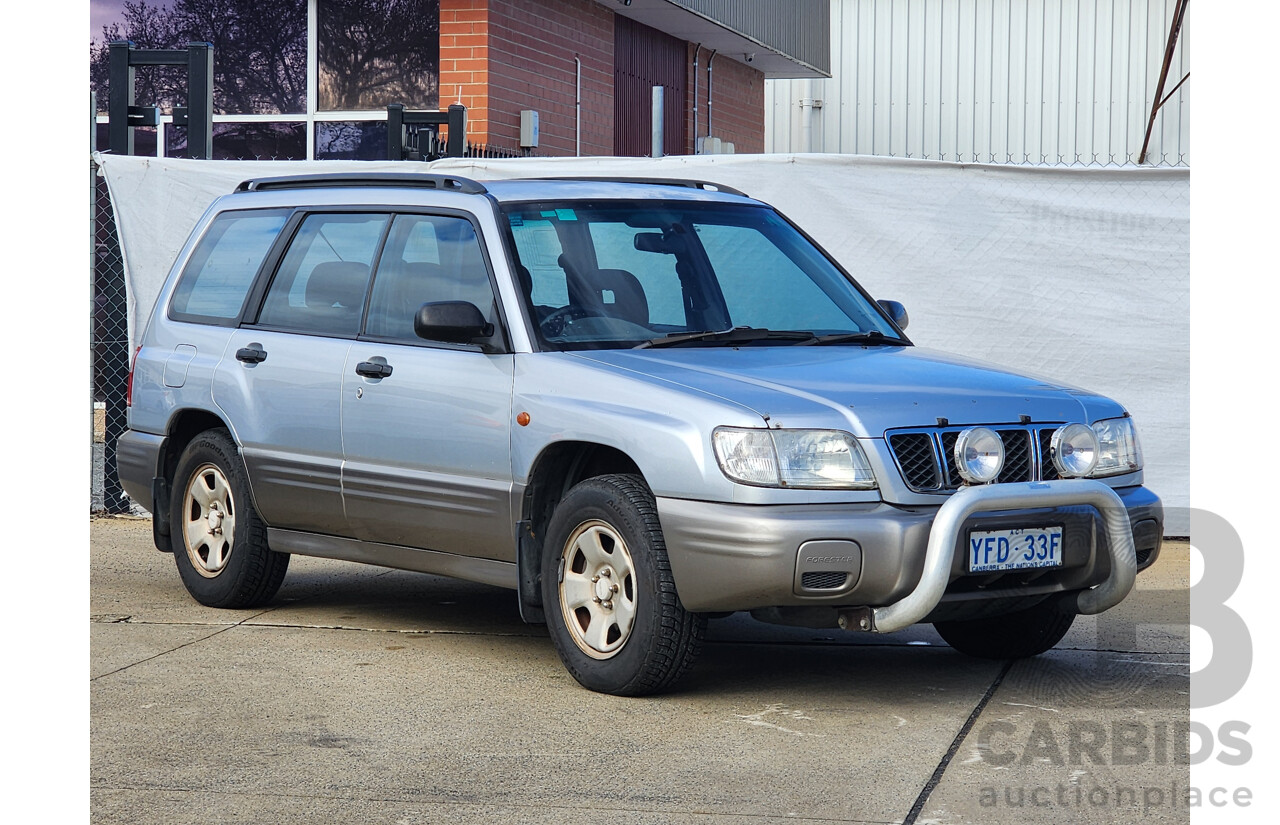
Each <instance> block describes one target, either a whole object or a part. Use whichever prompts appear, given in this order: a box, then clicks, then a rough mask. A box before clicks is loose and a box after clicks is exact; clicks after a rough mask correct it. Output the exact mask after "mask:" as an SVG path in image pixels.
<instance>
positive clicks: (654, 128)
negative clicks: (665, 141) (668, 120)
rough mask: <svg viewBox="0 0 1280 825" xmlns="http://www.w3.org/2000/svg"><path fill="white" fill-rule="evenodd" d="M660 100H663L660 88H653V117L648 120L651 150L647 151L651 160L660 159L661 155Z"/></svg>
mask: <svg viewBox="0 0 1280 825" xmlns="http://www.w3.org/2000/svg"><path fill="white" fill-rule="evenodd" d="M662 98H663V89H662V87H661V86H654V87H653V116H652V118H651V119H650V130H651V132H650V134H651V138H650V142H651V148H650V151H649V157H651V158H660V157H662V155H663V152H662V136H663V131H664V126H665V123H664V119H663V108H662Z"/></svg>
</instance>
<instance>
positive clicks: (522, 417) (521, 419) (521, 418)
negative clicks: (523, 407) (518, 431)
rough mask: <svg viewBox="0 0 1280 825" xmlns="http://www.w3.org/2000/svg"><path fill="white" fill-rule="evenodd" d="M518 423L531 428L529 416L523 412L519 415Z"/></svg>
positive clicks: (517, 417)
mask: <svg viewBox="0 0 1280 825" xmlns="http://www.w3.org/2000/svg"><path fill="white" fill-rule="evenodd" d="M516 423H517V424H519V425H520V426H521V427H527V426H529V414H528V413H527V412H522V413H520V414H519V415H517V416H516Z"/></svg>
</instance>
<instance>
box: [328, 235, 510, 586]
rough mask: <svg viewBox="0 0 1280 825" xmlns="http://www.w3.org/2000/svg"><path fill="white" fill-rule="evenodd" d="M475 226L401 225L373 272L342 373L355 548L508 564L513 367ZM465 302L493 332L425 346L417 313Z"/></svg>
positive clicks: (347, 495)
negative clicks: (401, 549)
mask: <svg viewBox="0 0 1280 825" xmlns="http://www.w3.org/2000/svg"><path fill="white" fill-rule="evenodd" d="M485 260H486V259H485V256H484V254H483V250H482V247H481V244H480V241H479V238H478V236H477V233H476V229H475V227H474V225H473V224H472V223H471V221H470V220H468V219H467V218H465V217H462V216H458V215H399V216H397V217H396V218H395V220H394V222H393V224H392V227H391V232H390V234H389V235H388V237H387V242H386V245H385V248H384V249H383V252H382V255H381V257H380V262H379V264H378V270H377V272H376V273H375V276H374V281H373V288H372V293H371V295H370V298H369V309H368V315H367V319H366V321H365V328H364V332H363V334H362V335H361V336H360V337H359V340H357V341H356V342H355V343H354V344H353V345H352V347H351V349H350V352H349V353H348V355H347V361H346V365H345V367H344V369H343V373H342V400H341V414H342V440H343V453H344V457H345V464H344V466H343V471H342V489H343V498H344V501H345V505H346V512H347V519H348V522H349V524H350V526H351V530H352V533H353V535H354V536H355V537H356V538H360V539H364V540H367V541H375V542H380V543H384V544H394V545H400V546H405V547H414V548H419V549H426V550H436V551H441V552H447V553H456V554H460V555H466V556H474V557H480V558H490V559H498V560H502V561H514V560H515V550H514V547H515V544H514V520H513V517H512V513H511V500H510V496H511V454H510V444H511V432H510V427H511V390H512V382H513V369H514V359H513V356H512V355H511V354H510V353H506V352H498V351H497V350H500V349H503V348H502V347H501V346H500V345H498V343H499V342H501V341H502V340H503V339H502V332H501V319H500V317H499V314H498V311H497V306H496V302H495V300H494V290H493V286H492V283H491V280H490V276H489V270H488V267H487V265H486V263H485ZM433 301H468V302H470V303H472V304H475V305H476V306H477V307H479V308H480V310H481V312H482V313H484V314H485V316H486V317H487V318H488V319H489V320H490V322H491V323H493V325H494V335H493V337H492V338H491V339H489V340H488V341H482V342H480V344H469V345H455V344H444V343H438V342H429V341H424V340H423V339H421V338H418V337H417V335H416V334H415V333H414V327H413V318H414V315H415V314H416V313H417V310H418V308H419V307H420V306H422V304H424V303H428V302H433Z"/></svg>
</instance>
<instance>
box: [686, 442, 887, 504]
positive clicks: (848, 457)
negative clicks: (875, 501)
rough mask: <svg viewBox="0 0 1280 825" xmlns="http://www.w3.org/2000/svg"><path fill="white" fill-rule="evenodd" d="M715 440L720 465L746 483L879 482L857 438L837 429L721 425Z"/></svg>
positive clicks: (866, 485)
mask: <svg viewBox="0 0 1280 825" xmlns="http://www.w3.org/2000/svg"><path fill="white" fill-rule="evenodd" d="M711 443H712V446H713V447H714V448H715V453H716V461H718V462H719V463H720V469H721V470H722V471H724V474H725V475H726V476H728V477H729V478H730V479H732V480H733V481H737V482H741V483H742V484H751V485H754V486H757V487H800V488H805V489H841V490H870V489H873V488H875V486H876V479H875V475H873V474H872V472H871V465H870V464H868V463H867V457H866V454H864V453H863V452H862V448H861V447H860V446H858V442H857V440H856V439H854V437H853V436H851V435H849V434H848V433H846V432H841V431H839V430H765V429H744V428H738V427H717V428H716V429H715V431H714V432H713V433H712V434H711Z"/></svg>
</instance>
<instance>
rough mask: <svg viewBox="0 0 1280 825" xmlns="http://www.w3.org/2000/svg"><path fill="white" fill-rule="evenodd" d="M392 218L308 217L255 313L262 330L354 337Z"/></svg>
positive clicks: (373, 215) (340, 215) (368, 216)
mask: <svg viewBox="0 0 1280 825" xmlns="http://www.w3.org/2000/svg"><path fill="white" fill-rule="evenodd" d="M388 223H390V216H388V215H381V214H314V215H308V216H307V218H306V219H305V220H304V221H303V222H302V226H300V227H299V228H298V232H297V234H296V235H294V237H293V241H292V242H291V243H290V244H289V250H288V251H287V252H286V253H285V255H284V259H283V260H282V261H281V262H280V267H279V269H277V270H276V275H275V278H274V279H273V280H272V281H271V287H270V288H269V289H268V290H267V295H266V298H265V299H264V300H263V302H262V310H261V312H259V313H258V323H259V324H260V325H262V326H268V327H277V328H280V329H288V330H297V331H299V332H312V333H316V334H320V335H337V336H352V335H355V334H356V333H357V332H358V331H359V330H360V316H361V314H362V313H363V311H364V298H365V292H366V290H367V289H368V286H369V275H370V273H371V272H372V269H373V259H374V255H375V254H376V253H377V251H378V246H379V245H380V244H381V242H382V237H383V235H384V234H385V233H386V229H387V225H388Z"/></svg>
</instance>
